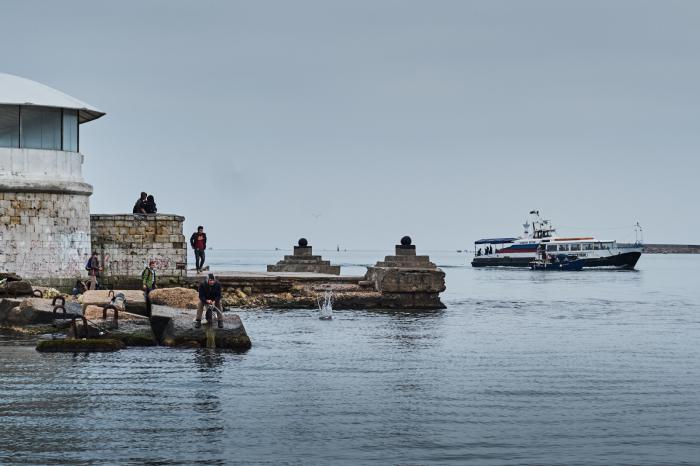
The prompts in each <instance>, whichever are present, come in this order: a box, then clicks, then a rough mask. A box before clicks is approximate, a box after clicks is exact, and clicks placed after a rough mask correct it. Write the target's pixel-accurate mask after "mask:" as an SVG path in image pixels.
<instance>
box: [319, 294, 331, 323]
mask: <svg viewBox="0 0 700 466" xmlns="http://www.w3.org/2000/svg"><path fill="white" fill-rule="evenodd" d="M317 302H318V310H319V311H320V313H321V314H320V315H319V317H318V318H319V319H321V320H331V319H333V292H332V291H326V292H325V293H323V302H321V299H320V298H319V299H318V300H317Z"/></svg>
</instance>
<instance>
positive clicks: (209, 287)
mask: <svg viewBox="0 0 700 466" xmlns="http://www.w3.org/2000/svg"><path fill="white" fill-rule="evenodd" d="M211 304H213V305H214V306H215V307H214V309H216V320H217V321H218V322H219V328H224V315H223V314H222V313H221V283H219V282H218V281H217V280H216V277H214V274H213V273H210V274H209V276H208V277H207V279H206V280H205V281H203V282H202V283H201V284H200V285H199V303H197V317H196V319H195V321H194V328H201V327H202V312H204V306H209V305H211Z"/></svg>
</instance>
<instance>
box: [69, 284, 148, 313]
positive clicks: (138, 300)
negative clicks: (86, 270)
mask: <svg viewBox="0 0 700 466" xmlns="http://www.w3.org/2000/svg"><path fill="white" fill-rule="evenodd" d="M119 293H123V294H124V296H125V298H126V311H128V312H131V313H133V314H140V315H142V316H145V315H146V298H145V297H144V295H143V291H141V290H114V294H119ZM111 300H112V295H111V293H110V292H109V291H108V290H88V291H86V292H85V293H83V296H82V303H83V308H87V306H90V305H96V306H100V307H102V306H106V305H107V304H109V303H110V302H111Z"/></svg>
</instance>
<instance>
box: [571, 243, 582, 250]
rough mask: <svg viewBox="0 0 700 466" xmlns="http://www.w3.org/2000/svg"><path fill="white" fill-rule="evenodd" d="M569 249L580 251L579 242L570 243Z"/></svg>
mask: <svg viewBox="0 0 700 466" xmlns="http://www.w3.org/2000/svg"><path fill="white" fill-rule="evenodd" d="M571 250H572V251H580V250H581V243H574V244H572V245H571Z"/></svg>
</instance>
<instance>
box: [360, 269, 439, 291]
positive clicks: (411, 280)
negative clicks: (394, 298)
mask: <svg viewBox="0 0 700 466" xmlns="http://www.w3.org/2000/svg"><path fill="white" fill-rule="evenodd" d="M365 279H366V280H368V281H370V282H372V283H374V286H375V289H376V290H377V291H379V292H382V293H442V292H443V291H445V272H443V271H442V270H440V269H437V268H436V269H412V268H400V267H368V270H367V275H366V276H365Z"/></svg>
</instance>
